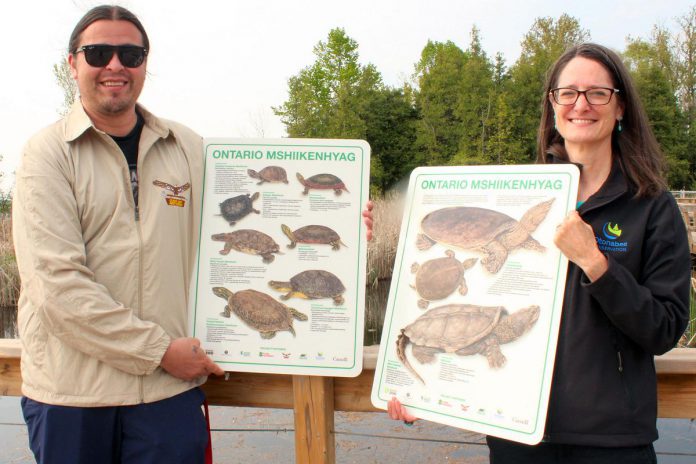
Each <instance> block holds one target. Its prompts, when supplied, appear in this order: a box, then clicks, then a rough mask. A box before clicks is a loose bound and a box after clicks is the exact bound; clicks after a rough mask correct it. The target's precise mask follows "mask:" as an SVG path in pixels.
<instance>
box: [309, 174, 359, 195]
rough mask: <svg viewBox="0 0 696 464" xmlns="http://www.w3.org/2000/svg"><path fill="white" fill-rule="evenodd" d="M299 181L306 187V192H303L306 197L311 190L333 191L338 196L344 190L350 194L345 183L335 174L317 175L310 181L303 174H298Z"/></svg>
mask: <svg viewBox="0 0 696 464" xmlns="http://www.w3.org/2000/svg"><path fill="white" fill-rule="evenodd" d="M297 180H299V181H300V184H302V185H304V192H302V193H303V194H304V195H307V193H309V190H310V189H317V190H333V191H334V193H335V194H336V195H340V194H341V192H342V191H343V190H345V191H346V192H348V189H347V188H346V186H345V184H344V183H343V181H342V180H341V179H339V178H338V177H336V176H334V175H333V174H317V175H314V176H312V177H310V178H309V179H305V178H304V177H303V176H302V174H300V173H299V172H298V173H297ZM348 193H350V192H348Z"/></svg>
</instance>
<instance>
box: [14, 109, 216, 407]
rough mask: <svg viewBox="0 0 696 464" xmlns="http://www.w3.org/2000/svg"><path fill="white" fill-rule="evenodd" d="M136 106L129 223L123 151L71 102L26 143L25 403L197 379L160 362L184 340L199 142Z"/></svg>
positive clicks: (18, 206) (170, 390) (168, 390)
mask: <svg viewBox="0 0 696 464" xmlns="http://www.w3.org/2000/svg"><path fill="white" fill-rule="evenodd" d="M139 110H140V112H141V114H142V115H143V117H144V119H145V126H144V127H143V131H142V135H141V138H140V148H139V157H138V172H139V180H140V182H139V220H136V214H135V213H136V212H135V207H134V202H133V195H132V193H131V192H132V190H131V185H130V177H129V173H128V166H127V162H126V159H125V157H124V156H123V153H122V152H121V150H120V149H119V148H118V146H117V145H116V143H115V142H114V141H113V140H112V139H111V137H110V136H109V135H107V134H105V133H104V132H102V131H100V130H98V129H96V128H95V127H94V126H92V123H91V121H90V119H89V117H88V116H87V114H86V113H85V112H84V110H83V108H82V105H81V104H80V103H79V102H77V103H76V104H75V105H74V106H73V108H72V109H71V111H70V113H69V114H68V115H67V116H66V117H65V118H64V119H63V120H61V121H59V122H57V123H55V124H53V125H52V126H50V127H48V128H46V129H44V130H43V131H41V132H40V133H38V134H37V135H35V136H34V137H33V138H32V139H31V140H30V141H29V142H28V143H27V145H26V147H25V150H24V153H23V156H22V159H21V163H20V167H19V169H18V170H17V174H16V178H17V182H16V187H15V194H14V200H13V211H12V213H13V237H14V243H15V251H16V254H17V263H18V265H19V272H20V276H21V280H22V292H21V296H20V299H19V316H18V326H19V334H20V338H21V340H22V380H23V383H22V393H23V394H24V395H26V396H28V397H30V398H32V399H34V400H37V401H41V402H44V403H50V404H60V405H68V406H107V405H111V406H114V405H129V404H137V403H142V402H146V403H148V402H152V401H157V400H160V399H164V398H169V397H171V396H173V395H176V394H178V393H181V392H183V391H186V390H188V389H190V388H192V387H194V386H196V385H199V384H201V383H203V381H204V380H205V379H204V378H201V379H198V380H197V381H195V382H186V381H183V380H179V379H176V378H174V377H172V376H170V375H169V374H167V373H166V372H165V371H164V370H163V369H162V368H160V367H159V363H160V360H161V358H162V356H163V355H164V352H165V350H166V349H167V346H168V345H169V342H170V339H172V338H176V337H183V336H186V335H187V301H188V294H189V282H190V277H191V275H192V269H193V266H194V260H195V247H196V246H197V242H198V221H199V220H200V214H201V211H200V206H201V205H200V201H201V193H202V192H201V184H202V176H203V166H202V162H203V148H202V141H201V138H200V137H199V136H198V135H196V134H195V133H194V132H192V131H191V130H189V129H187V128H186V127H184V126H181V125H179V124H176V123H173V122H170V121H165V120H162V119H158V118H156V117H155V116H153V115H152V114H150V113H148V112H147V111H145V110H144V109H143V108H142V107H139ZM187 185H188V187H187Z"/></svg>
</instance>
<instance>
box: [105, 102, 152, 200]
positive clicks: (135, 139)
mask: <svg viewBox="0 0 696 464" xmlns="http://www.w3.org/2000/svg"><path fill="white" fill-rule="evenodd" d="M135 114H136V115H137V116H138V120H137V122H136V123H135V127H134V128H133V130H132V131H130V133H129V134H128V135H124V136H123V137H117V136H115V135H112V136H111V138H112V139H114V142H116V144H117V145H118V146H119V148H121V151H122V152H123V155H124V156H125V157H126V161H127V162H128V170H129V171H130V181H131V188H132V189H133V200H134V201H135V206H136V208H137V207H138V144H139V143H140V134H141V133H142V131H143V126H144V125H145V120H144V119H143V117H142V116H141V115H140V113H138V112H137V111H136V112H135Z"/></svg>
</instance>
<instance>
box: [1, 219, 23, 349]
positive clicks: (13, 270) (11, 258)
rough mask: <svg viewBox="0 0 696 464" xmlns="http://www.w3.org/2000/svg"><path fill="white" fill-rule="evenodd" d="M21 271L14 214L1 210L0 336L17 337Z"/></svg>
mask: <svg viewBox="0 0 696 464" xmlns="http://www.w3.org/2000/svg"><path fill="white" fill-rule="evenodd" d="M18 298H19V272H18V271H17V261H16V260H15V255H14V247H13V244H12V216H11V215H10V214H9V213H8V212H0V328H1V329H2V330H1V331H0V337H2V338H15V337H17V321H16V319H17V318H16V314H17V299H18Z"/></svg>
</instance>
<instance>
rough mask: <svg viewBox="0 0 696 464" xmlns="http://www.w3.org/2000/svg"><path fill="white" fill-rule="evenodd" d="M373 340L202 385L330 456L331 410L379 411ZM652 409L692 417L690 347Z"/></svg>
mask: <svg viewBox="0 0 696 464" xmlns="http://www.w3.org/2000/svg"><path fill="white" fill-rule="evenodd" d="M378 351H379V347H378V346H370V347H366V348H365V353H364V360H363V363H364V369H363V372H362V373H361V374H360V375H359V376H358V377H355V378H339V377H337V378H332V377H312V376H290V375H274V374H253V373H232V374H231V375H230V376H229V379H228V380H225V379H224V377H211V378H210V379H209V380H208V382H207V383H206V384H205V385H204V387H203V389H204V390H205V392H206V394H207V396H208V401H209V402H210V404H214V405H222V406H246V407H249V406H250V407H266V408H284V409H294V414H295V430H296V433H295V458H296V462H298V463H313V464H315V463H316V464H331V463H334V462H335V442H334V433H333V430H334V412H335V411H361V412H366V411H367V412H369V411H375V412H376V411H380V412H381V410H378V409H375V408H374V407H373V406H372V404H371V402H370V392H371V389H372V380H373V377H374V369H375V366H376V361H377V353H378ZM20 356H21V347H20V343H19V340H14V339H13V340H9V339H0V395H3V396H20V395H21V392H20V386H21V372H20V369H19V360H20ZM655 367H656V369H657V374H658V389H657V390H658V415H659V417H664V418H696V349H688V348H675V349H674V350H672V351H670V352H669V353H666V354H665V355H663V356H658V357H656V358H655Z"/></svg>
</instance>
